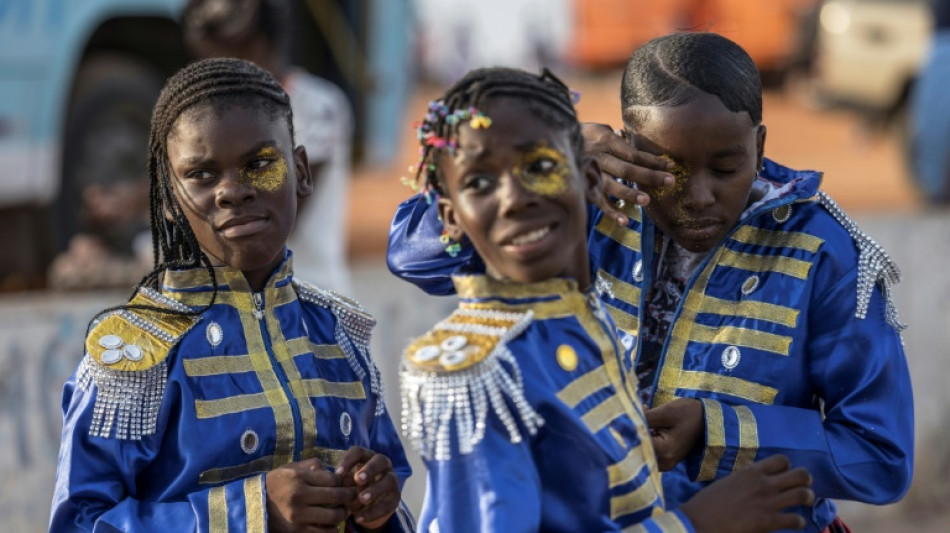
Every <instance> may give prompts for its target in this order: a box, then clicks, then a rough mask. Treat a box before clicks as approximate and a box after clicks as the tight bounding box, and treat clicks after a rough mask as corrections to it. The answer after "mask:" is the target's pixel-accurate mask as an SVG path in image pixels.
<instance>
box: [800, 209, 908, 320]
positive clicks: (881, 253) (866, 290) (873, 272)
mask: <svg viewBox="0 0 950 533" xmlns="http://www.w3.org/2000/svg"><path fill="white" fill-rule="evenodd" d="M818 201H819V203H820V204H821V205H822V206H823V207H824V208H825V209H827V210H828V212H829V213H831V216H833V217H834V218H835V220H837V221H838V223H840V224H841V225H842V226H844V228H845V229H846V230H848V233H849V234H850V235H851V238H852V239H854V244H855V246H857V248H858V254H859V255H858V294H857V299H858V305H857V309H856V310H855V312H854V316H856V317H857V318H864V317H865V316H867V312H868V305H869V304H870V303H871V293H872V292H873V291H874V285H875V283H876V284H877V285H878V286H879V287H880V288H881V293H882V294H883V295H884V301H885V302H886V303H887V304H886V305H887V309H886V311H885V312H886V318H887V323H888V324H890V325H891V326H892V327H893V328H894V329H896V330H897V331H902V330H903V329H904V328H906V327H907V325H906V324H902V323H901V321H900V318H899V317H898V316H897V306H896V305H895V304H894V299H893V297H892V296H891V286H892V285H894V284H896V283H898V282H899V281H900V280H901V271H900V269H898V268H897V264H896V263H894V261H893V260H892V259H891V258H890V256H889V255H887V252H886V251H885V250H884V248H883V247H882V246H881V245H880V244H878V243H876V242H874V240H873V239H871V237H869V236H868V234H867V233H864V231H863V230H861V228H860V227H859V226H858V224H857V222H855V221H854V220H852V219H851V217H849V216H848V215H847V214H846V213H845V212H844V211H843V210H842V209H841V207H839V206H838V204H837V203H836V202H835V201H834V200H832V199H831V197H830V196H828V195H827V194H826V193H825V192H824V191H819V193H818Z"/></svg>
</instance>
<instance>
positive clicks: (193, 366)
mask: <svg viewBox="0 0 950 533" xmlns="http://www.w3.org/2000/svg"><path fill="white" fill-rule="evenodd" d="M182 364H184V366H185V374H186V375H187V376H189V377H193V378H196V377H204V376H219V375H222V374H240V373H242V372H253V371H254V364H253V363H252V362H251V357H250V356H249V355H215V356H211V357H201V358H199V359H182Z"/></svg>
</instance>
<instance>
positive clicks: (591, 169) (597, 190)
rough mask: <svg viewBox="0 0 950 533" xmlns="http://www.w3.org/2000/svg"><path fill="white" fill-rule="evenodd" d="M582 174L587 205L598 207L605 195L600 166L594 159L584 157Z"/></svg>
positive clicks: (581, 167) (581, 165)
mask: <svg viewBox="0 0 950 533" xmlns="http://www.w3.org/2000/svg"><path fill="white" fill-rule="evenodd" d="M580 172H581V178H582V179H583V183H584V197H585V198H586V199H587V203H589V204H593V205H596V204H597V203H598V202H599V201H600V198H601V196H603V194H604V193H603V186H602V185H601V173H600V165H599V164H597V160H596V159H594V158H593V157H590V156H584V158H583V159H581V164H580Z"/></svg>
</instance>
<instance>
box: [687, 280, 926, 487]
mask: <svg viewBox="0 0 950 533" xmlns="http://www.w3.org/2000/svg"><path fill="white" fill-rule="evenodd" d="M855 280H856V276H855V273H854V271H852V272H851V273H850V274H849V275H847V276H845V278H844V279H842V280H840V281H839V282H838V283H836V284H835V285H834V286H833V287H832V288H831V290H830V291H828V292H827V293H826V294H824V295H822V297H821V298H820V299H818V300H817V301H815V302H813V303H812V308H811V312H810V315H809V317H808V328H809V336H808V338H807V340H806V342H807V343H808V348H807V355H808V357H809V358H810V360H809V372H810V379H811V382H812V384H813V386H814V387H815V389H816V393H817V394H818V395H819V397H820V398H821V399H822V400H823V402H824V404H823V409H822V412H820V411H818V410H814V409H803V408H797V407H790V406H782V405H757V404H754V405H727V404H726V403H721V402H717V401H715V400H703V402H704V407H705V418H706V447H705V449H704V450H702V451H701V452H700V453H696V454H693V455H692V456H691V457H690V458H688V463H687V467H688V469H689V470H688V471H689V473H690V477H692V478H694V479H698V480H700V481H707V480H712V479H715V478H720V477H724V476H726V475H728V474H729V473H730V472H732V471H733V469H734V468H738V467H741V466H744V465H745V464H748V463H751V462H752V461H754V460H756V459H760V458H764V457H768V456H770V455H774V454H779V453H781V454H785V455H787V456H788V457H789V459H790V460H791V463H792V466H793V467H799V466H803V467H805V468H806V469H808V471H809V472H810V473H811V475H812V477H813V479H814V485H813V488H814V491H815V494H816V496H819V497H822V498H838V499H848V500H857V501H861V502H865V503H873V504H885V503H891V502H894V501H897V500H899V499H900V498H901V497H902V496H903V495H904V494H905V493H906V491H907V489H908V488H909V485H910V481H911V473H912V470H913V448H914V407H913V395H912V391H911V384H910V375H909V372H908V368H907V361H906V358H905V357H904V349H903V346H902V342H901V339H900V335H899V334H898V332H897V331H895V330H894V328H893V327H891V326H890V325H888V324H887V322H886V320H885V302H884V298H883V296H882V295H881V292H880V290H879V289H877V288H875V290H874V292H873V294H872V297H871V302H870V306H869V308H868V313H867V317H866V318H864V319H859V318H855V316H854V310H855V305H854V301H855V294H856V288H855V284H856V281H855Z"/></svg>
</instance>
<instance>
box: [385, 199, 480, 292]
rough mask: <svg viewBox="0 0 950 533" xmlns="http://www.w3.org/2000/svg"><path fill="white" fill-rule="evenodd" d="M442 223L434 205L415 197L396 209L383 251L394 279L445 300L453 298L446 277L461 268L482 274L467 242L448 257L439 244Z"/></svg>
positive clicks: (448, 277) (478, 260)
mask: <svg viewBox="0 0 950 533" xmlns="http://www.w3.org/2000/svg"><path fill="white" fill-rule="evenodd" d="M441 235H442V222H441V221H439V213H438V209H437V207H436V203H435V202H432V203H431V204H430V203H428V202H427V201H426V199H425V197H424V196H422V195H421V194H416V195H415V196H413V197H411V198H409V199H408V200H406V201H404V202H403V203H401V204H399V207H398V208H396V214H395V216H394V217H393V221H392V224H391V225H390V227H389V244H388V246H387V249H386V264H387V266H389V270H390V272H392V273H393V274H395V275H396V277H398V278H400V279H403V280H405V281H408V282H409V283H412V284H413V285H415V286H417V287H419V288H420V289H422V290H423V291H425V292H427V293H429V294H432V295H435V296H445V295H449V294H455V287H454V286H453V285H452V280H451V278H450V276H451V275H452V274H453V273H454V272H455V271H456V270H458V269H459V268H461V267H463V266H468V267H470V268H471V269H472V270H473V271H482V270H484V267H483V266H482V262H481V258H479V257H478V254H476V253H475V249H474V248H473V247H472V245H471V244H470V243H469V242H468V241H463V242H462V243H461V245H462V249H461V250H460V251H459V253H458V254H457V255H456V256H455V257H452V256H450V255H449V254H448V253H447V252H446V251H445V244H442V243H441V242H439V237H440V236H441Z"/></svg>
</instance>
